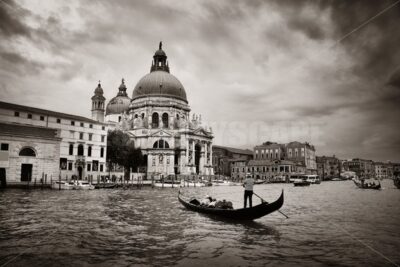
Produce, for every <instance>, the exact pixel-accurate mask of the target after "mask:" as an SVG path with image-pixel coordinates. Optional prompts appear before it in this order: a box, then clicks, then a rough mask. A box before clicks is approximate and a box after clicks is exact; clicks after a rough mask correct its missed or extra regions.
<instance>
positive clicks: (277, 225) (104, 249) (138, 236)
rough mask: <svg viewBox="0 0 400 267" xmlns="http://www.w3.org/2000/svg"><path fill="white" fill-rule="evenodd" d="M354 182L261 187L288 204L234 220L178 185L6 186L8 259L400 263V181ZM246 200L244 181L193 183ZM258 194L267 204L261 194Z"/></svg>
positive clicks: (199, 191) (2, 197)
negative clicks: (198, 209)
mask: <svg viewBox="0 0 400 267" xmlns="http://www.w3.org/2000/svg"><path fill="white" fill-rule="evenodd" d="M382 184H383V187H384V189H383V190H380V191H375V190H362V189H358V188H357V187H356V186H355V185H354V184H353V183H352V182H351V181H344V182H323V183H322V184H320V185H311V186H310V187H294V186H293V184H267V185H257V186H255V192H256V193H257V194H258V195H260V196H262V197H263V198H265V200H267V201H274V200H275V199H277V198H278V197H279V195H280V193H281V190H282V189H284V192H285V203H284V205H283V207H282V209H281V211H282V212H284V213H285V214H287V215H288V216H289V217H290V218H289V219H286V218H285V217H284V216H283V215H281V214H280V213H278V212H275V213H272V214H270V215H267V216H265V217H263V218H260V219H258V220H255V221H254V222H251V223H227V222H222V221H218V220H214V219H212V218H209V217H207V216H204V215H200V214H197V213H194V212H191V211H188V210H185V209H184V208H183V207H182V206H181V205H180V203H179V202H178V200H177V192H178V191H177V189H176V188H175V189H172V188H165V189H150V188H145V189H140V190H138V189H130V190H123V189H116V190H113V189H111V190H110V189H108V190H107V189H104V190H92V191H56V190H12V189H9V190H3V191H0V266H396V265H400V231H399V230H400V190H399V189H396V188H395V187H394V186H393V182H392V181H390V180H385V181H383V183H382ZM184 193H185V194H186V195H188V196H198V197H203V196H205V195H206V194H209V195H212V196H213V197H216V198H218V199H227V200H232V201H233V203H234V207H241V206H242V205H243V204H242V200H243V188H242V187H240V186H214V187H208V188H185V189H184ZM253 202H255V204H256V203H259V200H258V199H257V197H255V196H254V197H253Z"/></svg>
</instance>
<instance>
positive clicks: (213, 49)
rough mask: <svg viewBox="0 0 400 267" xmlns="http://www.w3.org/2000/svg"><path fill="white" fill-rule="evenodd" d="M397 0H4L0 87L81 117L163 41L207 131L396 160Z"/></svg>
mask: <svg viewBox="0 0 400 267" xmlns="http://www.w3.org/2000/svg"><path fill="white" fill-rule="evenodd" d="M398 2H399V1H397V2H396V1H395V0H390V1H389V0H387V1H386V0H385V1H381V0H379V1H378V0H375V1H352V0H335V1H333V0H332V1H278V0H276V1H257V0H251V1H250V0H248V1H235V0H225V1H223V0H220V1H211V0H210V1H190V0H189V1H133V0H117V1H83V0H82V1H74V0H71V1H52V0H49V1H44V0H38V1H36V0H26V1H20V0H0V40H1V41H0V99H1V100H2V101H7V102H13V103H18V104H22V105H30V106H35V107H40V108H45V109H51V110H56V111H61V112H67V113H72V114H78V115H84V116H90V108H91V102H90V97H91V96H92V94H93V91H94V89H95V87H96V86H97V81H98V80H101V83H102V87H103V89H104V91H105V97H106V98H107V99H108V100H109V99H110V98H112V97H113V96H115V95H116V93H117V88H118V86H119V85H120V81H121V78H122V77H124V78H125V80H126V83H127V87H128V92H129V94H130V95H131V94H132V90H133V88H134V86H135V84H136V83H137V81H138V80H139V79H140V78H141V77H142V76H143V75H145V74H147V73H148V72H149V69H150V64H151V60H152V56H153V54H154V52H155V50H156V49H157V48H158V43H159V41H163V44H164V45H163V48H164V50H165V51H166V53H167V55H168V60H169V63H170V67H171V73H172V74H173V75H175V76H176V77H178V79H179V80H180V81H181V82H182V84H183V85H184V87H185V89H186V92H187V95H188V100H189V104H190V105H191V108H192V111H193V112H194V113H200V114H202V118H203V121H206V122H207V123H208V124H209V125H211V126H212V127H213V131H214V134H215V141H214V143H215V144H219V145H227V146H234V147H243V148H245V147H247V148H252V147H253V146H254V145H257V144H260V143H262V142H264V141H268V140H270V141H276V142H288V141H292V140H299V141H308V142H311V143H312V144H314V145H315V146H316V149H317V154H319V155H332V154H335V155H337V156H339V157H342V158H352V157H362V158H368V159H373V160H381V161H386V160H392V161H400V51H399V47H400V27H399V24H400V23H399V22H400V3H399V4H395V3H398ZM380 11H384V12H383V13H381V12H380ZM376 15H378V16H376ZM375 16H376V17H375ZM348 33H351V34H349V35H348Z"/></svg>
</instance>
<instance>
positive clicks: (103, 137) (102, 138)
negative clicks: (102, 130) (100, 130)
mask: <svg viewBox="0 0 400 267" xmlns="http://www.w3.org/2000/svg"><path fill="white" fill-rule="evenodd" d="M104 139H105V136H104V135H102V136H101V142H102V143H104Z"/></svg>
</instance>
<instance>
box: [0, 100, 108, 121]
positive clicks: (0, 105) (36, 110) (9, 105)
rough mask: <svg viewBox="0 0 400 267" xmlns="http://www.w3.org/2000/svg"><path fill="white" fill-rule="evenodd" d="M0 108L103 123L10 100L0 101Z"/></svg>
mask: <svg viewBox="0 0 400 267" xmlns="http://www.w3.org/2000/svg"><path fill="white" fill-rule="evenodd" d="M0 108H4V109H12V110H15V111H22V112H28V113H37V114H41V115H47V116H52V117H57V118H64V119H69V120H76V121H86V122H90V123H98V124H103V123H101V122H99V121H95V120H92V119H89V118H86V117H83V116H78V115H72V114H66V113H62V112H56V111H51V110H47V109H41V108H35V107H28V106H23V105H18V104H13V103H8V102H2V101H0Z"/></svg>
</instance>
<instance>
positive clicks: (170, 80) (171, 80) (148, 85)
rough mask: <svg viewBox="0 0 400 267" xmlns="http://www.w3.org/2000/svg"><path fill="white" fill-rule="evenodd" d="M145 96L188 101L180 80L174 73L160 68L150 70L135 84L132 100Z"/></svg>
mask: <svg viewBox="0 0 400 267" xmlns="http://www.w3.org/2000/svg"><path fill="white" fill-rule="evenodd" d="M147 96H162V97H171V98H176V99H179V100H183V101H185V102H186V103H187V102H188V101H187V99H186V92H185V88H183V85H182V84H181V82H180V81H179V80H178V79H177V78H176V77H175V76H174V75H172V74H170V73H168V72H166V71H162V70H157V71H152V72H150V73H149V74H147V75H145V76H144V77H143V78H142V79H140V81H139V82H138V83H137V84H136V86H135V89H134V90H133V94H132V100H134V99H137V98H141V97H147Z"/></svg>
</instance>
